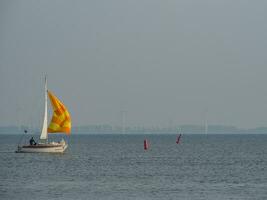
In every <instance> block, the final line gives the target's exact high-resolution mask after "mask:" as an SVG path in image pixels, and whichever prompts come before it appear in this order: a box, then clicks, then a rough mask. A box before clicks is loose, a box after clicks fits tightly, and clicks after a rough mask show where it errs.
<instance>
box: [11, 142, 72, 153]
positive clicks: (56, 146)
mask: <svg viewBox="0 0 267 200" xmlns="http://www.w3.org/2000/svg"><path fill="white" fill-rule="evenodd" d="M67 147H68V145H67V144H66V143H65V144H62V143H49V144H37V145H24V146H18V150H17V151H16V153H63V152H64V151H65V150H66V149H67Z"/></svg>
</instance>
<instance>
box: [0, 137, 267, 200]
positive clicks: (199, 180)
mask: <svg viewBox="0 0 267 200" xmlns="http://www.w3.org/2000/svg"><path fill="white" fill-rule="evenodd" d="M19 138H20V135H0V199H15V200H16V199H18V200H24V199H25V200H26V199H27V200H28V199H46V200H47V199H75V200H78V199H107V200H113V199H114V200H125V199H141V200H152V199H153V200H157V199H160V200H166V199H190V200H194V199H196V200H201V199H203V200H204V199H205V200H207V199H210V200H221V199H223V200H224V199H234V200H239V199H240V200H241V199H242V200H246V199H249V200H251V199H253V200H254V199H262V200H265V199H267V135H253V134H251V135H241V134H240V135H183V136H182V138H181V141H180V144H178V145H177V144H176V135H163V134H162V135H142V134H140V135H119V134H118V135H116V134H115V135H103V134H99V135H75V134H72V136H71V139H70V140H69V143H70V145H69V148H68V149H67V151H66V152H65V153H64V154H31V153H14V151H15V150H16V145H17V142H18V141H19ZM144 139H147V140H148V142H149V149H148V150H147V151H145V150H144V148H143V142H144Z"/></svg>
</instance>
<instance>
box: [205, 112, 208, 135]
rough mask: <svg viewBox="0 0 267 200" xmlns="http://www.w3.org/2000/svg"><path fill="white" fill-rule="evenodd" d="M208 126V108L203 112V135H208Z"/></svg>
mask: <svg viewBox="0 0 267 200" xmlns="http://www.w3.org/2000/svg"><path fill="white" fill-rule="evenodd" d="M208 128H209V125H208V110H206V113H205V135H208Z"/></svg>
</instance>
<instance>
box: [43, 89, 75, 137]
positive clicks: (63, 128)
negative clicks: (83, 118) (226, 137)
mask: <svg viewBox="0 0 267 200" xmlns="http://www.w3.org/2000/svg"><path fill="white" fill-rule="evenodd" d="M48 96H49V99H50V102H51V105H52V107H53V117H52V119H51V122H50V124H49V126H48V128H47V131H48V133H58V132H62V133H66V134H68V135H69V134H70V130H71V118H70V114H69V112H68V110H67V108H66V107H65V106H64V105H63V103H61V102H60V101H59V99H58V98H57V97H56V96H55V95H53V94H52V93H51V92H50V91H48Z"/></svg>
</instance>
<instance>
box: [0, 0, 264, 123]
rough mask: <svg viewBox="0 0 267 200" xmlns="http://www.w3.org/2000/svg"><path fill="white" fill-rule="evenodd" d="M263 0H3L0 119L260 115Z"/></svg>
mask: <svg viewBox="0 0 267 200" xmlns="http://www.w3.org/2000/svg"><path fill="white" fill-rule="evenodd" d="M266 10H267V1H263V0H262V1H261V0H258V1H257V0H256V1H251V0H164V1H163V0H135V1H134V0H90V1H86V0H84V1H82V0H80V1H74V0H73V1H68V0H56V1H54V0H53V1H52V0H51V1H38V0H32V1H28V0H24V1H9V0H1V1H0V29H1V31H0V94H1V96H0V125H10V124H22V123H24V124H30V125H35V124H38V123H39V124H40V120H41V119H42V114H43V96H42V95H43V90H42V89H43V77H44V74H47V75H48V84H49V89H50V90H52V91H53V92H54V93H55V94H56V95H57V96H58V97H59V98H60V99H61V100H62V101H63V102H64V103H65V104H66V106H67V107H68V108H69V110H70V112H71V114H72V119H73V125H74V126H75V125H85V124H100V123H109V124H112V125H118V124H120V121H121V116H120V115H121V114H120V113H121V111H122V110H125V111H127V124H129V125H139V126H143V125H146V126H167V125H168V124H169V121H172V122H173V124H204V118H205V117H204V116H205V110H206V109H207V110H208V121H209V124H225V125H236V126H239V127H244V128H246V127H256V126H266V125H267V78H266V76H267V65H266V64H267V55H266V52H267V34H266V33H267V23H266V20H267V12H266Z"/></svg>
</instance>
